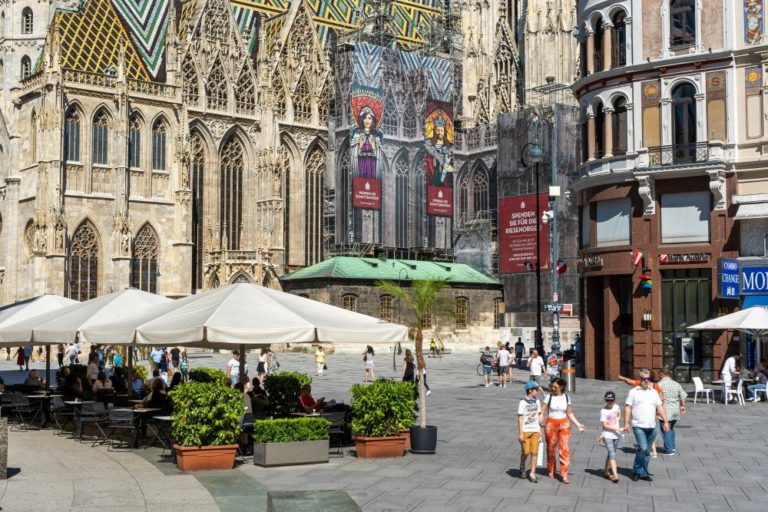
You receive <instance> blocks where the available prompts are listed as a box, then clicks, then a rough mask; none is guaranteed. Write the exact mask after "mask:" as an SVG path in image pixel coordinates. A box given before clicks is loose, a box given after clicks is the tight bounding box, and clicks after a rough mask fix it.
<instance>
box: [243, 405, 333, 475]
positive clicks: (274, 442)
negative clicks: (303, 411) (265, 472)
mask: <svg viewBox="0 0 768 512" xmlns="http://www.w3.org/2000/svg"><path fill="white" fill-rule="evenodd" d="M330 425H331V424H330V422H329V421H328V420H326V419H323V418H317V417H312V418H285V419H277V420H259V421H255V422H254V423H253V441H254V443H253V463H254V464H256V465H257V466H264V467H272V466H292V465H296V464H317V463H321V462H328V438H329V436H328V427H329V426H330Z"/></svg>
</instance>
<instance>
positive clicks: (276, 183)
mask: <svg viewBox="0 0 768 512" xmlns="http://www.w3.org/2000/svg"><path fill="white" fill-rule="evenodd" d="M281 188H282V183H281V180H280V171H275V174H274V177H273V179H272V196H273V197H280V189H281Z"/></svg>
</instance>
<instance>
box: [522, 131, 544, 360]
mask: <svg viewBox="0 0 768 512" xmlns="http://www.w3.org/2000/svg"><path fill="white" fill-rule="evenodd" d="M528 144H530V145H531V150H530V152H529V153H528V158H529V160H530V161H531V162H532V163H533V164H534V182H535V184H536V185H535V188H534V191H535V193H536V340H535V345H536V350H538V352H539V354H542V355H543V354H544V338H543V336H542V332H541V204H540V201H539V181H540V176H539V164H540V163H541V162H542V161H544V152H543V151H542V150H541V148H540V147H539V145H538V144H537V143H528ZM528 144H526V146H528ZM523 152H525V146H524V147H523Z"/></svg>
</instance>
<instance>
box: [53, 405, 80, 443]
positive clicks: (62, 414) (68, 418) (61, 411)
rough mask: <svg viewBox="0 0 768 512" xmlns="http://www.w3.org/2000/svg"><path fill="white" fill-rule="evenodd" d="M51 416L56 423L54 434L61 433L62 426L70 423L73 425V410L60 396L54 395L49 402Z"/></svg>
mask: <svg viewBox="0 0 768 512" xmlns="http://www.w3.org/2000/svg"><path fill="white" fill-rule="evenodd" d="M51 417H52V418H53V422H54V423H55V424H56V428H55V429H54V433H55V434H57V435H58V434H63V433H64V426H65V425H67V424H70V425H72V426H73V428H74V426H75V411H74V410H73V409H72V408H71V407H69V406H67V404H65V403H64V400H63V399H62V398H61V397H58V396H57V397H54V398H53V403H51Z"/></svg>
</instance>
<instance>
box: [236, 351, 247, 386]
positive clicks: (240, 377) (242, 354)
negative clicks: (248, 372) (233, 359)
mask: <svg viewBox="0 0 768 512" xmlns="http://www.w3.org/2000/svg"><path fill="white" fill-rule="evenodd" d="M245 360H246V357H245V345H240V371H239V373H240V374H239V375H238V377H237V382H242V383H243V385H245Z"/></svg>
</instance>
